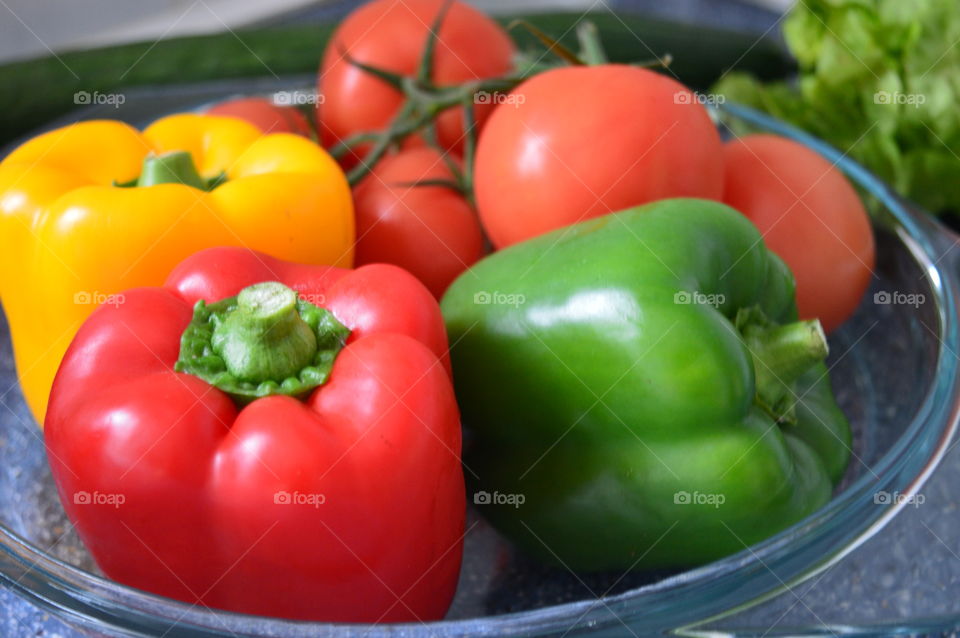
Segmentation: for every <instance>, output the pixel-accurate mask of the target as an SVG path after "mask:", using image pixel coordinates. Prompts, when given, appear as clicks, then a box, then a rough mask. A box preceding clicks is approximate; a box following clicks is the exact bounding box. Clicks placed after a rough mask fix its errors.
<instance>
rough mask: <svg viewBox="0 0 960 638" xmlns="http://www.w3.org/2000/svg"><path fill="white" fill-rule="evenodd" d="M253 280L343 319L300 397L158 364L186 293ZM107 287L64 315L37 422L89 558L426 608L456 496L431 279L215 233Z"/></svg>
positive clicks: (419, 612)
mask: <svg viewBox="0 0 960 638" xmlns="http://www.w3.org/2000/svg"><path fill="white" fill-rule="evenodd" d="M263 281H278V282H281V283H282V284H284V285H286V286H289V287H290V288H292V289H293V290H296V291H298V292H299V293H300V295H301V298H302V299H304V300H306V301H307V302H310V303H311V304H314V305H317V306H320V307H322V308H325V309H327V310H329V311H330V312H332V313H333V315H334V316H335V317H336V319H337V320H338V321H339V322H341V323H342V324H343V325H344V326H346V328H348V329H349V330H350V336H349V338H348V339H347V340H346V346H345V347H343V349H342V350H340V351H339V354H338V355H337V356H336V358H335V360H334V362H333V368H332V371H331V373H330V376H329V379H328V380H327V382H326V383H325V384H324V385H321V386H320V387H319V388H318V389H316V390H313V391H312V392H310V393H309V394H308V395H307V396H306V397H303V398H302V399H297V398H292V397H289V396H277V395H273V396H268V397H265V398H259V399H254V400H253V401H252V402H249V403H247V404H246V405H245V407H241V404H238V403H237V402H235V401H233V400H232V399H231V398H230V396H228V395H227V394H226V393H224V392H223V391H221V390H220V389H218V387H216V386H214V385H211V384H210V383H207V382H205V381H203V380H201V379H200V378H198V377H196V376H193V375H192V374H186V373H182V372H175V371H174V364H175V362H176V361H177V359H178V356H179V355H180V349H181V341H180V339H181V333H182V332H183V331H184V329H185V328H186V327H187V326H188V323H189V322H190V321H191V316H192V314H193V310H192V308H193V307H194V304H195V302H196V301H197V300H198V299H205V300H209V301H215V300H219V299H224V298H228V297H231V296H232V295H236V294H237V293H238V292H239V291H241V290H242V289H245V287H247V286H249V285H251V284H255V283H258V282H263ZM124 294H125V300H124V302H123V303H121V304H119V305H105V306H101V307H100V308H99V309H98V310H96V311H95V312H94V313H93V314H92V315H91V316H90V317H89V318H88V319H87V321H86V322H85V323H84V325H83V327H82V328H81V329H80V331H79V332H78V333H77V336H76V338H75V339H74V341H73V343H72V345H71V346H70V348H69V350H68V351H67V354H66V356H65V358H64V361H63V364H62V366H61V367H60V370H59V372H58V374H57V378H56V381H55V382H54V385H53V392H52V394H51V400H50V409H49V411H48V413H47V420H46V428H45V432H44V434H45V439H46V444H47V450H48V456H49V460H50V465H51V468H52V471H53V476H54V478H55V480H56V483H57V488H58V490H59V494H60V498H61V500H62V502H63V504H64V507H65V509H66V511H67V514H68V516H69V518H70V520H71V521H72V522H73V524H74V526H75V527H76V529H77V531H78V533H79V535H80V537H81V539H82V540H83V542H84V544H85V545H86V546H87V547H88V548H89V550H90V551H91V553H92V554H93V556H94V558H95V559H96V561H97V563H98V564H99V565H100V567H101V568H102V569H103V570H104V572H105V573H106V574H107V575H108V576H110V577H111V578H113V579H115V580H118V581H120V582H122V583H124V584H127V585H131V586H134V587H138V588H141V589H145V590H148V591H151V592H155V593H158V594H162V595H164V596H169V597H172V598H176V599H179V600H183V601H186V602H189V603H196V604H200V605H203V606H208V607H213V608H220V609H227V610H232V611H238V612H245V613H253V614H263V615H270V616H280V617H285V618H295V619H311V620H324V621H345V622H358V621H364V622H381V621H382V622H387V621H413V620H428V619H438V618H441V617H442V616H443V614H444V613H445V611H446V609H447V606H448V605H449V603H450V600H451V599H452V597H453V593H454V590H455V588H456V583H457V576H458V573H459V567H460V559H461V553H462V535H463V531H464V508H465V504H464V486H463V474H462V470H461V465H460V424H459V414H458V409H457V405H456V401H455V398H454V394H453V387H452V384H451V381H450V374H449V362H448V359H447V351H446V348H447V342H446V335H445V332H444V328H443V321H442V318H441V316H440V311H439V308H438V306H437V302H436V301H435V300H434V299H433V298H432V297H431V295H430V293H429V291H427V289H426V288H424V287H423V286H422V285H421V284H420V283H419V282H418V281H416V279H414V277H413V276H412V275H410V274H409V273H407V272H406V271H403V270H401V269H400V268H397V267H395V266H389V265H370V266H364V267H362V268H359V269H357V270H353V271H351V270H344V269H339V268H332V267H318V266H307V265H299V264H293V263H289V262H284V261H280V260H276V259H273V258H271V257H268V256H266V255H264V254H260V253H255V252H253V251H247V250H244V249H240V248H215V249H209V250H206V251H203V252H200V253H198V254H197V255H195V256H193V257H190V258H188V259H187V260H186V261H184V262H183V263H182V264H180V265H179V266H178V267H177V268H176V270H174V271H173V273H172V274H171V275H170V277H169V279H168V280H167V282H166V284H165V287H163V288H140V289H136V290H131V291H128V292H126V293H124ZM242 294H243V293H241V296H242ZM208 307H209V306H208ZM78 495H80V496H78ZM111 495H121V496H122V502H121V503H117V499H116V497H115V496H114V498H113V499H112V501H111V499H110V498H109V497H110V496H111Z"/></svg>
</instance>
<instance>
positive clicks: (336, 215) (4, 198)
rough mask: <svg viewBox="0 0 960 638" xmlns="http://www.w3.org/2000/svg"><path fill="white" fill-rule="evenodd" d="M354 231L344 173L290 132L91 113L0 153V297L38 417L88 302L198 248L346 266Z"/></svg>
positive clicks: (161, 273) (153, 274) (143, 282)
mask: <svg viewBox="0 0 960 638" xmlns="http://www.w3.org/2000/svg"><path fill="white" fill-rule="evenodd" d="M353 240H354V220H353V204H352V201H351V197H350V190H349V187H348V185H347V181H346V179H345V178H344V175H343V173H342V172H341V170H340V168H339V166H338V165H337V163H336V162H335V161H334V160H333V159H332V158H331V157H330V156H329V155H328V154H327V153H326V152H325V151H324V150H323V149H321V148H320V147H318V146H317V145H316V144H314V143H313V142H311V141H309V140H307V139H305V138H303V137H300V136H298V135H291V134H277V135H266V136H264V135H262V134H261V133H260V131H259V130H258V129H256V128H255V127H254V126H252V125H250V124H248V123H246V122H242V121H239V120H236V119H233V118H225V117H215V116H204V115H192V114H189V115H174V116H170V117H167V118H163V119H161V120H158V121H157V122H155V123H153V124H152V125H150V126H149V127H148V128H147V129H146V130H144V131H143V132H142V133H140V132H138V131H136V130H135V129H133V128H131V127H130V126H128V125H126V124H123V123H121V122H116V121H110V120H96V121H88V122H81V123H79V124H74V125H71V126H67V127H64V128H61V129H57V130H54V131H51V132H49V133H45V134H43V135H40V136H38V137H35V138H33V139H31V140H29V141H28V142H26V143H24V144H23V145H22V146H20V147H19V148H17V149H15V150H14V151H13V152H12V153H11V154H10V155H8V156H7V157H6V159H4V160H3V163H2V164H0V296H2V298H3V307H4V311H5V312H6V315H7V319H8V321H9V323H10V331H11V335H12V339H13V348H14V354H15V356H16V364H17V372H18V375H19V377H20V383H21V386H22V387H23V392H24V395H25V397H26V399H27V403H28V404H29V405H30V408H31V409H32V410H33V413H34V416H35V417H36V418H37V422H38V423H42V422H43V416H44V413H45V410H46V405H47V395H48V394H49V392H50V385H51V383H52V382H53V376H54V373H55V372H56V369H57V365H58V364H59V363H60V359H61V358H62V356H63V353H64V351H65V350H66V348H67V345H68V344H69V343H70V339H71V338H72V337H73V335H74V334H75V332H76V331H77V329H78V328H79V326H80V323H81V322H82V321H83V319H84V318H85V317H87V316H88V315H89V314H90V313H91V312H92V311H93V309H94V308H96V307H97V305H98V304H102V303H110V302H113V301H116V300H118V299H120V297H118V296H117V294H118V293H120V292H121V291H123V290H126V289H129V288H134V287H138V286H149V285H160V284H162V283H163V280H164V277H166V275H167V273H169V272H170V270H171V269H172V268H173V267H174V266H175V265H176V264H177V263H179V262H180V261H181V260H183V259H184V258H186V257H187V256H189V255H192V254H193V253H195V252H197V251H198V250H201V249H203V248H208V247H211V246H224V245H228V246H229V245H233V246H236V245H242V246H248V247H251V248H254V249H256V250H260V251H263V252H265V253H268V254H270V255H273V256H275V257H280V258H286V259H292V260H296V261H300V262H304V263H314V264H336V265H340V266H350V265H351V264H352V259H353Z"/></svg>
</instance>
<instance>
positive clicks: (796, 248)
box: [212, 0, 874, 330]
mask: <svg viewBox="0 0 960 638" xmlns="http://www.w3.org/2000/svg"><path fill="white" fill-rule="evenodd" d="M441 14H442V21H438V20H437V17H438V15H441ZM435 24H439V25H440V27H439V29H438V30H437V31H436V32H434V31H433V30H432V25H435ZM430 38H434V39H435V42H434V49H433V51H432V60H431V77H432V81H433V82H434V83H435V84H436V85H438V86H454V85H458V84H461V83H465V82H471V81H477V80H480V79H485V78H497V77H509V76H511V74H512V73H515V68H514V65H515V60H516V54H517V51H516V48H515V46H514V44H513V42H512V40H511V38H510V36H509V35H508V33H507V32H506V31H505V30H504V29H503V28H502V27H501V26H500V25H499V24H498V23H497V22H495V21H494V20H492V19H490V18H489V17H487V16H485V15H484V14H482V13H481V12H479V11H477V10H476V9H474V8H472V7H470V6H469V5H467V4H463V3H461V2H457V1H454V2H444V0H404V1H403V2H401V1H399V0H374V1H373V2H370V3H369V4H366V5H364V6H362V7H360V8H359V9H357V10H356V11H355V12H354V13H352V14H351V15H350V16H348V17H347V18H346V19H345V20H344V21H343V22H342V23H341V25H340V26H339V28H338V29H337V31H336V33H335V34H334V36H333V38H332V39H331V41H330V43H329V45H328V47H327V50H326V53H325V55H324V58H323V61H322V64H321V67H320V72H319V85H318V95H321V96H323V99H322V100H319V104H318V105H317V108H316V113H315V115H316V126H315V127H311V126H310V124H309V122H308V120H307V118H306V117H304V115H303V114H302V113H301V112H299V111H297V110H296V109H294V108H293V107H282V106H276V105H273V104H271V103H269V102H268V101H266V100H262V99H244V100H238V101H232V102H227V103H223V104H220V105H218V106H216V107H214V108H213V109H212V111H214V112H218V113H220V114H225V115H234V116H238V117H243V118H245V119H247V120H249V121H251V122H254V123H255V124H258V125H259V126H261V128H263V129H264V130H270V131H274V132H276V131H292V132H299V133H302V134H304V135H311V134H315V135H316V136H317V138H318V140H319V142H320V143H322V144H323V145H324V146H325V147H327V148H333V147H335V146H336V145H338V144H341V143H342V142H343V141H344V140H349V139H356V138H357V136H362V135H363V134H364V133H368V132H370V131H377V130H384V129H386V128H387V127H389V126H391V123H392V122H393V120H394V118H395V116H396V114H397V112H398V110H399V109H400V108H401V106H402V104H403V102H404V99H405V98H404V95H403V93H402V92H400V91H398V90H397V89H396V87H395V86H392V85H391V84H390V83H389V82H386V81H384V79H383V78H382V77H378V76H377V75H376V74H374V73H371V72H370V71H369V68H377V69H381V70H383V71H386V72H389V73H392V74H395V75H399V76H406V77H413V76H414V75H415V73H416V72H417V69H418V67H419V65H420V64H421V60H422V59H423V56H424V50H425V47H426V46H427V43H428V41H429V40H430ZM547 53H548V52H545V53H544V55H547ZM674 53H675V54H682V52H674ZM364 67H367V68H364ZM514 77H515V76H514ZM700 97H701V96H699V95H697V94H695V93H693V92H691V91H690V90H689V89H688V88H686V87H685V86H683V85H682V84H681V83H680V82H678V81H677V80H676V79H674V78H673V77H671V74H670V72H669V70H668V69H667V70H662V71H660V70H658V71H654V70H650V69H645V68H640V67H637V66H631V65H627V64H609V63H607V64H597V65H576V64H574V65H570V64H567V65H564V66H557V67H554V68H550V69H548V70H545V71H542V72H540V73H537V74H535V75H531V76H529V77H526V78H525V79H523V80H522V81H518V83H517V84H516V85H515V86H514V87H513V88H512V91H509V92H505V93H495V94H489V93H484V94H480V95H478V96H477V100H476V101H475V104H474V106H473V112H472V114H471V116H472V117H471V118H470V123H469V124H468V123H467V122H466V121H465V119H466V118H465V117H464V109H463V108H461V107H451V108H449V109H447V110H444V111H442V112H440V113H438V114H437V116H436V119H435V122H434V123H433V130H434V133H435V134H434V135H433V136H432V137H431V139H428V138H427V136H425V135H423V134H420V133H414V134H412V135H410V136H409V137H407V138H405V139H404V140H403V141H402V143H399V144H396V145H394V148H392V149H391V150H390V152H388V153H387V154H386V155H384V156H383V157H382V158H378V159H377V161H376V162H371V163H372V164H373V165H372V166H369V167H367V168H368V169H369V171H368V173H367V174H366V176H365V177H364V178H363V179H362V180H360V181H359V182H358V183H356V184H355V185H354V190H353V193H354V204H355V208H356V216H357V237H358V239H357V252H356V254H357V263H358V265H359V264H365V263H371V262H389V263H394V264H397V265H400V266H403V267H404V268H406V269H407V270H409V271H410V272H412V273H413V274H415V275H416V276H418V277H419V278H420V279H421V280H422V281H423V282H424V283H425V284H426V285H427V287H428V288H429V289H430V290H431V291H432V292H433V293H434V294H435V295H436V296H438V297H439V296H441V295H442V294H443V291H444V290H445V289H446V287H447V286H448V285H449V284H450V283H451V282H452V281H453V280H454V279H455V278H456V277H457V275H459V274H460V273H461V272H463V271H464V270H466V269H467V268H468V267H469V266H470V265H471V264H473V263H474V262H476V261H477V260H478V259H480V258H481V257H482V256H483V253H484V251H485V241H484V238H485V237H486V239H488V240H489V242H490V244H492V247H493V248H494V249H500V248H504V247H506V246H509V245H511V244H514V243H517V242H520V241H523V240H525V239H529V238H531V237H534V236H536V235H539V234H542V233H544V232H547V231H550V230H553V229H556V228H560V227H563V226H567V225H570V224H573V223H576V222H578V221H582V220H585V219H588V218H590V217H596V216H599V215H603V214H606V213H610V212H615V211H618V210H622V209H624V208H628V207H631V206H635V205H638V204H642V203H645V202H650V201H654V200H658V199H665V198H671V197H698V198H704V199H711V200H718V201H723V202H726V203H727V204H729V205H731V206H733V207H734V208H736V209H737V210H739V211H740V212H742V213H743V214H745V215H746V216H747V217H749V218H750V219H751V220H752V221H753V222H754V223H755V224H756V225H757V227H758V228H759V229H760V231H761V233H762V234H763V236H764V239H765V241H766V242H767V244H768V246H769V247H770V248H771V249H772V250H774V251H775V252H776V253H777V254H779V255H780V256H781V257H782V258H783V259H784V260H785V261H786V262H787V264H788V265H789V266H790V267H791V269H792V270H793V272H794V274H795V276H796V279H797V297H798V305H799V308H800V314H801V317H802V318H813V317H817V318H819V319H820V320H821V322H822V323H823V325H824V326H825V328H826V329H827V330H831V329H833V328H836V327H837V326H838V325H839V324H840V323H842V322H843V321H844V320H845V319H846V318H847V317H849V315H850V314H851V313H852V312H853V310H854V309H855V308H856V306H857V305H858V303H859V300H860V298H861V296H862V294H863V292H864V291H865V289H866V287H867V285H868V284H869V280H870V276H871V272H872V269H873V263H874V243H873V236H872V233H871V230H870V224H869V221H868V217H867V214H866V211H865V210H864V207H863V205H862V203H861V201H860V199H859V197H858V195H857V193H856V191H855V190H854V188H853V187H852V186H851V185H850V183H849V182H848V181H847V180H846V178H845V177H844V176H843V175H842V174H841V173H840V172H839V171H838V170H837V169H836V168H835V167H833V166H832V165H831V164H830V163H829V162H827V161H826V160H825V159H823V158H822V157H821V156H819V155H818V154H816V153H814V152H813V151H811V150H809V149H807V148H806V147H804V146H802V145H800V144H797V143H795V142H793V141H791V140H787V139H784V138H780V137H776V136H771V135H753V136H747V137H743V138H740V139H734V140H731V141H728V142H724V141H723V140H722V139H721V137H720V135H719V133H718V130H717V127H716V126H715V124H714V122H713V121H712V119H711V117H710V114H709V112H708V110H707V108H706V107H705V105H704V104H703V102H704V100H702V99H700ZM474 123H475V126H476V132H477V134H478V138H477V140H476V145H475V146H476V148H475V149H474V148H473V146H474V144H471V143H468V138H469V135H470V134H471V133H475V131H472V130H470V127H471V125H473V124H474ZM312 130H314V131H315V133H311V131H312ZM367 148H369V146H363V145H361V146H356V147H354V148H352V149H351V152H349V153H347V154H345V155H344V156H342V157H341V158H340V159H341V162H342V163H344V165H345V167H347V168H349V167H351V166H355V165H356V164H357V163H360V164H362V163H363V162H364V150H365V149H367ZM464 172H466V173H467V179H466V180H464V179H462V176H463V173H464ZM458 177H460V178H461V179H459V181H458V179H457V178H458ZM464 183H466V184H468V187H467V188H463V187H462V185H463V184H464ZM458 184H460V185H461V187H458Z"/></svg>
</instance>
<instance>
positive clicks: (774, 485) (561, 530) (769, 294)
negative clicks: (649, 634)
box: [442, 199, 851, 570]
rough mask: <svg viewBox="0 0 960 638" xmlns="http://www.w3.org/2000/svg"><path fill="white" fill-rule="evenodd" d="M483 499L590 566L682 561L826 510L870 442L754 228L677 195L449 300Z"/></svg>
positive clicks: (539, 242) (489, 276)
mask: <svg viewBox="0 0 960 638" xmlns="http://www.w3.org/2000/svg"><path fill="white" fill-rule="evenodd" d="M442 308H443V312H444V316H445V319H446V323H447V328H448V330H449V333H450V342H451V343H452V344H454V346H453V347H452V350H451V353H452V359H453V367H454V379H455V380H456V390H457V396H458V398H459V400H460V406H461V409H462V413H463V419H464V423H465V425H466V426H467V427H468V428H470V429H471V430H472V433H473V435H474V440H473V442H472V445H471V446H470V448H469V449H468V450H467V451H466V459H465V462H466V466H467V468H468V469H469V472H468V473H467V474H468V477H469V476H470V475H471V474H473V475H474V476H475V480H474V489H475V490H477V496H476V497H475V502H476V503H478V504H479V506H480V507H481V508H482V511H483V512H484V514H486V515H487V516H488V518H489V519H490V520H491V521H492V522H493V523H494V524H495V525H496V526H497V527H498V528H499V529H500V530H501V531H503V532H504V533H505V534H507V535H508V536H509V537H511V538H512V539H514V541H515V542H517V543H518V544H519V545H520V546H521V547H523V548H525V549H526V550H527V551H528V552H530V553H532V554H534V555H536V556H539V557H541V558H542V559H545V560H547V561H550V562H560V563H563V564H564V565H566V566H568V567H569V568H572V569H578V570H605V569H626V568H631V567H667V566H669V567H677V566H687V565H695V564H700V563H703V562H707V561H710V560H713V559H716V558H719V557H722V556H725V555H728V554H731V553H734V552H736V551H739V550H742V549H744V548H745V547H747V546H749V545H750V544H752V543H755V542H757V541H760V540H762V539H764V538H767V537H769V536H771V535H773V534H775V533H776V532H778V531H781V530H783V529H784V528H786V527H788V526H789V525H792V524H794V523H796V522H798V521H800V520H801V519H802V518H804V517H805V516H807V515H809V514H810V513H811V512H814V511H815V510H817V509H818V508H820V507H821V506H823V505H824V504H825V503H826V502H827V501H828V500H829V499H830V496H831V492H832V489H833V486H834V485H835V484H836V482H837V481H838V480H839V479H840V477H841V475H842V474H843V472H844V470H845V468H846V465H847V462H848V460H849V454H850V445H851V441H850V428H849V425H848V423H847V420H846V419H845V418H844V416H843V413H842V412H841V411H840V409H839V408H838V406H837V405H836V402H835V401H834V398H833V395H832V393H831V390H830V387H829V379H828V376H827V370H826V367H825V365H824V363H823V360H824V359H825V357H826V340H825V337H824V335H823V332H822V330H821V329H820V326H819V322H817V321H797V318H796V306H795V299H794V281H793V276H792V275H791V273H790V271H789V270H788V269H787V267H786V266H785V265H784V263H783V262H782V261H781V260H780V259H779V258H778V257H777V256H776V255H774V254H773V253H772V252H770V251H769V250H767V248H766V247H765V246H764V244H763V241H762V238H761V237H760V235H759V233H758V232H757V230H756V229H755V228H754V226H753V225H752V224H751V223H750V222H749V221H748V220H747V219H746V218H745V217H743V216H742V215H740V214H739V213H738V212H736V211H735V210H733V209H732V208H729V207H727V206H724V205H722V204H718V203H715V202H707V201H702V200H691V199H676V200H667V201H661V202H657V203H653V204H649V205H646V206H642V207H639V208H634V209H630V210H626V211H623V212H621V213H617V214H613V215H607V216H605V217H602V218H599V219H596V220H591V221H588V222H584V223H581V224H577V225H575V226H572V227H569V228H566V229H561V230H558V231H555V232H553V233H550V234H547V235H544V236H541V237H538V238H536V239H533V240H531V241H527V242H524V243H522V244H518V245H516V246H513V247H510V248H508V249H506V250H503V251H501V252H498V253H496V254H494V255H491V256H490V257H488V258H486V259H484V260H483V261H481V262H480V263H478V264H476V265H475V266H474V267H473V268H472V269H471V270H469V271H467V272H466V273H464V274H463V275H462V276H461V277H460V278H459V279H458V280H457V281H456V282H455V283H454V284H453V285H452V287H451V288H450V290H449V291H448V292H447V294H446V296H445V297H444V299H443V303H442Z"/></svg>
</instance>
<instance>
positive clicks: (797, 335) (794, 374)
mask: <svg viewBox="0 0 960 638" xmlns="http://www.w3.org/2000/svg"><path fill="white" fill-rule="evenodd" d="M743 338H744V342H745V343H746V345H747V348H748V349H749V350H750V354H751V356H752V357H753V363H754V377H755V379H756V393H757V400H758V402H759V403H760V404H761V405H763V406H765V407H767V408H769V409H773V410H776V409H777V406H780V407H781V408H783V410H784V411H785V412H789V411H790V406H791V405H792V401H790V397H789V396H788V393H789V391H790V388H791V386H792V385H793V383H794V382H795V381H796V380H797V379H799V378H800V376H801V375H803V374H804V373H805V372H806V371H807V370H809V369H810V368H811V367H812V366H814V365H815V364H817V363H819V362H821V361H823V360H824V359H826V357H827V353H828V347H827V337H826V335H825V334H824V332H823V327H822V326H821V325H820V321H819V320H817V319H811V320H808V321H797V322H795V323H789V324H785V325H781V326H776V325H771V326H757V325H754V326H750V327H748V328H747V329H745V330H744V331H743ZM785 399H786V400H787V405H786V406H784V400H785ZM778 416H783V414H782V413H781V414H778Z"/></svg>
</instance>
